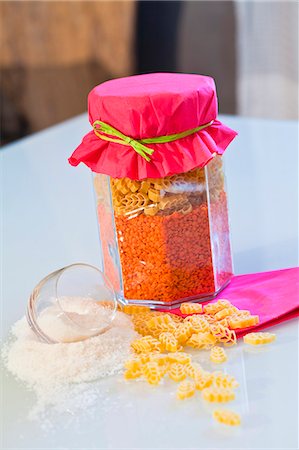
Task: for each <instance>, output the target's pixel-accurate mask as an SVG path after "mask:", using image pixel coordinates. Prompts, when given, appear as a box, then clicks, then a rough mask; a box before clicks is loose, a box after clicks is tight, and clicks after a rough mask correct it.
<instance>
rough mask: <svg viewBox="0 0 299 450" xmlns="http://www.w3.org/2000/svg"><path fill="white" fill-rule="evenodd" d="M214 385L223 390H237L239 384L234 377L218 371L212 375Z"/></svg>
mask: <svg viewBox="0 0 299 450" xmlns="http://www.w3.org/2000/svg"><path fill="white" fill-rule="evenodd" d="M211 377H212V382H213V385H215V386H217V387H221V388H229V389H235V388H237V387H238V386H239V383H238V382H237V380H236V379H235V377H233V376H232V375H228V374H226V373H224V372H221V371H217V372H213V373H212V374H211Z"/></svg>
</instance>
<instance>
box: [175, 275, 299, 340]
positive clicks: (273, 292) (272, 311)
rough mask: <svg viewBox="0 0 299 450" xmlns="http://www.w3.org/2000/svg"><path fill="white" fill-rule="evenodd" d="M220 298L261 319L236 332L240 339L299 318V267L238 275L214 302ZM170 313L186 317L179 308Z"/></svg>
mask: <svg viewBox="0 0 299 450" xmlns="http://www.w3.org/2000/svg"><path fill="white" fill-rule="evenodd" d="M219 298H225V299H228V300H230V301H231V303H232V304H233V305H235V306H236V307H237V308H239V309H248V310H249V311H250V312H251V314H254V315H255V314H257V315H258V316H259V318H260V323H259V325H257V326H256V327H251V328H247V329H244V330H239V331H237V335H238V337H241V336H243V335H244V334H246V333H248V332H249V331H253V330H262V329H264V328H267V327H270V326H273V325H276V324H278V323H280V322H283V321H285V320H289V319H291V318H293V317H297V316H298V315H299V268H298V267H296V268H293V269H284V270H277V271H274V272H263V273H254V274H249V275H238V276H235V277H233V279H232V281H231V282H230V284H229V285H228V286H227V287H226V288H225V289H224V290H223V291H222V292H221V293H220V294H219V295H218V296H217V298H215V299H214V300H212V301H211V303H212V302H214V301H217V299H219ZM207 303H209V302H204V303H203V304H207ZM171 312H172V313H174V314H177V315H181V316H182V315H183V314H181V312H180V310H179V308H177V309H173V310H172V311H171Z"/></svg>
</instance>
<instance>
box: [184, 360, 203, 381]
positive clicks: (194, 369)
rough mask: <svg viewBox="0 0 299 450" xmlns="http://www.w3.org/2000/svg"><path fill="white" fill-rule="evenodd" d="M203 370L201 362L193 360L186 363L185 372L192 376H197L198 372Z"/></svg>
mask: <svg viewBox="0 0 299 450" xmlns="http://www.w3.org/2000/svg"><path fill="white" fill-rule="evenodd" d="M200 372H202V367H201V365H200V364H198V363H195V362H191V363H187V364H186V365H185V374H186V375H187V376H188V377H190V378H193V379H194V378H195V377H196V375H197V374H198V373H200Z"/></svg>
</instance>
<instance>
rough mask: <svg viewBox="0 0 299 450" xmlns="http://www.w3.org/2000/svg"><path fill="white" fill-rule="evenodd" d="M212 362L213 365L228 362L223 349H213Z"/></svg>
mask: <svg viewBox="0 0 299 450" xmlns="http://www.w3.org/2000/svg"><path fill="white" fill-rule="evenodd" d="M210 360H211V361H212V362H213V363H216V364H221V363H223V362H225V361H227V355H226V353H225V351H224V350H223V348H221V347H218V346H216V347H213V348H212V349H211V353H210Z"/></svg>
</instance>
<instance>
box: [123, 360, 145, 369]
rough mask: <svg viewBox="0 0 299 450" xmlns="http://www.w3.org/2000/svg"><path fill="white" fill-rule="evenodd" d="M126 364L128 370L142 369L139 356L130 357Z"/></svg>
mask: <svg viewBox="0 0 299 450" xmlns="http://www.w3.org/2000/svg"><path fill="white" fill-rule="evenodd" d="M124 366H125V368H126V369H128V370H132V371H138V370H141V366H142V364H141V362H140V360H139V359H138V358H136V359H135V358H132V359H129V360H128V361H125V364H124Z"/></svg>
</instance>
